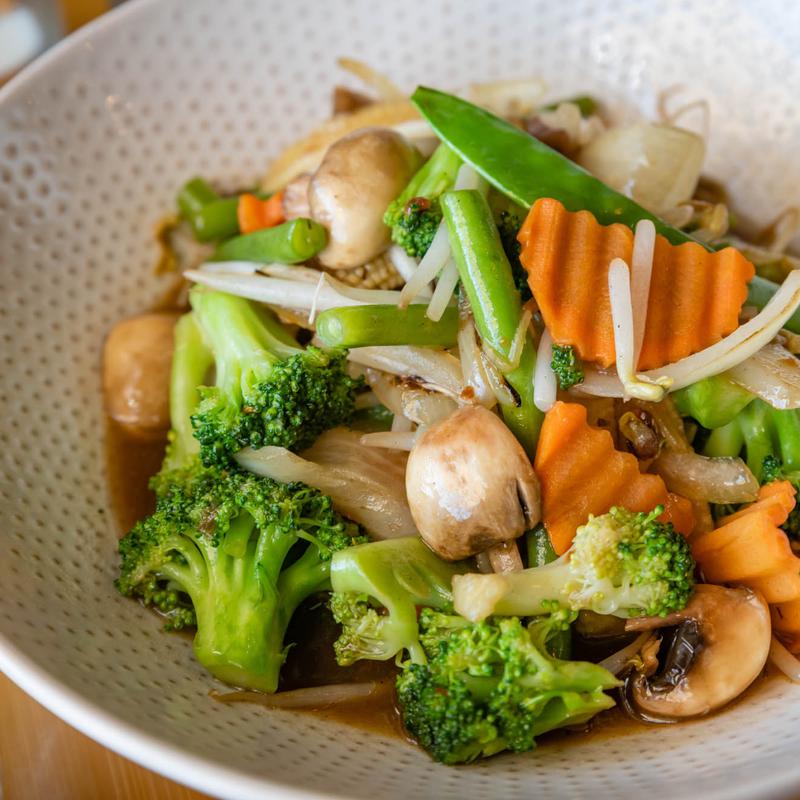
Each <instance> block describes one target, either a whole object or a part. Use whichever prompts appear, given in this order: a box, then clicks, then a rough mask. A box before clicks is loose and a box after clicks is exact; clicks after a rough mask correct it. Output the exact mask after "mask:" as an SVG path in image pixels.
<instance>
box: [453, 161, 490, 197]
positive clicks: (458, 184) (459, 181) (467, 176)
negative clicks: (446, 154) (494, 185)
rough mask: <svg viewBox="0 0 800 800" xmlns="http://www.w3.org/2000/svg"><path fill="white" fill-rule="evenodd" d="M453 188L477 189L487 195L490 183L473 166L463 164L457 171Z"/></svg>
mask: <svg viewBox="0 0 800 800" xmlns="http://www.w3.org/2000/svg"><path fill="white" fill-rule="evenodd" d="M453 189H455V190H459V189H475V190H477V191H479V192H480V193H481V194H483V195H485V194H486V193H487V192H488V191H489V184H488V182H487V181H486V179H485V178H484V177H483V176H482V175H479V174H478V173H477V172H476V171H475V169H474V168H473V167H472V166H470V165H469V164H462V165H461V166H460V167H459V168H458V172H457V173H456V180H455V183H454V184H453Z"/></svg>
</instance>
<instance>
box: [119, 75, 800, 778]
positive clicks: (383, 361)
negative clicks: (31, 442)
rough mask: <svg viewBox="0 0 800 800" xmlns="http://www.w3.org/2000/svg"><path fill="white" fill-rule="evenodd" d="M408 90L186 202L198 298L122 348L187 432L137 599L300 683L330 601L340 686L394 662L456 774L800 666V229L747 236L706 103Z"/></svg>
mask: <svg viewBox="0 0 800 800" xmlns="http://www.w3.org/2000/svg"><path fill="white" fill-rule="evenodd" d="M362 72H363V69H362ZM366 74H369V73H366ZM373 77H374V76H373ZM373 83H374V84H375V85H376V86H378V87H379V88H382V90H383V92H384V95H385V96H384V98H383V99H378V100H370V99H369V98H366V97H364V96H363V95H361V94H358V93H355V92H351V91H349V90H344V89H338V90H337V93H336V99H337V103H338V108H337V110H338V112H339V113H337V114H336V116H335V117H334V119H333V120H332V121H330V122H328V123H326V124H325V125H323V126H322V127H321V128H320V129H318V130H317V131H315V132H314V133H313V134H311V136H309V137H308V138H307V139H305V140H303V141H302V142H299V143H297V144H296V145H293V146H292V147H290V148H289V149H288V150H287V151H286V153H285V154H284V155H282V156H281V157H280V158H279V159H278V160H277V161H276V163H275V164H274V165H273V167H272V168H271V170H270V173H269V175H268V176H267V177H266V178H265V180H264V182H263V184H262V186H260V187H259V188H257V189H255V190H252V191H245V192H241V193H239V194H235V195H233V196H224V195H221V194H219V193H218V192H217V191H216V190H215V189H214V188H212V186H211V185H210V184H209V183H208V182H207V181H206V180H204V179H201V178H194V179H192V180H190V181H189V182H188V183H186V185H185V186H184V187H183V188H182V189H181V190H180V192H179V194H178V199H177V205H178V212H179V213H178V216H177V218H176V219H175V220H173V221H172V222H169V223H167V224H166V225H165V226H162V229H161V232H160V235H161V240H162V242H163V243H166V244H167V246H169V247H170V248H171V249H170V250H169V252H168V253H167V256H168V257H166V258H165V259H162V262H161V263H162V264H165V263H179V264H180V265H181V270H182V275H181V281H182V282H183V285H184V295H183V297H184V300H181V301H178V304H177V305H178V307H177V310H173V311H169V312H153V313H150V314H147V315H143V316H141V317H139V318H136V319H133V320H127V321H125V322H124V323H121V324H120V326H118V328H116V329H115V330H114V331H113V332H112V333H111V335H110V336H109V339H108V341H107V344H106V362H105V364H106V366H105V379H106V381H105V387H106V397H107V408H108V411H109V413H110V415H111V416H112V417H113V418H114V419H115V420H116V421H117V422H118V423H119V424H122V425H124V426H125V427H126V428H127V429H128V430H129V431H130V432H131V435H136V436H140V437H145V438H146V437H150V438H158V437H159V436H163V435H164V434H165V433H167V429H168V434H167V441H168V443H167V447H166V454H165V458H164V462H163V466H162V468H161V471H160V472H158V474H156V475H155V476H153V478H152V479H151V483H150V486H151V488H152V490H153V492H154V494H155V496H156V505H155V511H154V512H153V513H152V515H150V516H148V517H146V518H145V519H143V520H141V521H140V522H139V523H137V524H136V526H135V527H134V528H133V530H131V531H130V532H129V533H128V534H127V535H126V536H125V537H124V538H123V539H122V540H121V542H120V546H119V552H120V558H121V563H120V573H119V578H118V580H117V588H118V590H119V591H120V592H121V593H122V594H123V595H125V596H129V597H136V598H138V599H140V600H141V601H142V602H143V603H144V604H145V605H147V606H151V607H153V608H155V609H156V610H158V611H159V612H160V613H161V614H162V615H163V616H164V618H165V628H166V629H167V630H180V629H186V628H188V629H193V630H194V631H195V634H194V652H195V656H196V658H197V660H198V661H199V662H200V663H201V664H202V665H203V666H204V667H205V668H206V669H207V670H208V671H209V672H210V673H211V674H212V675H213V676H214V677H215V678H217V679H218V680H220V681H223V682H225V683H227V684H229V685H231V686H233V687H238V688H240V689H247V690H256V691H259V692H262V693H265V694H268V695H272V694H274V696H275V697H276V698H279V697H281V696H286V697H290V696H291V695H292V691H291V690H289V691H283V689H284V687H283V685H282V679H281V668H282V666H283V664H284V662H285V660H286V657H287V651H288V649H289V648H291V647H295V646H296V647H297V649H298V652H300V653H302V652H303V644H304V643H303V642H302V641H297V639H296V635H294V634H291V633H290V623H291V622H292V619H293V617H294V616H295V615H296V613H297V612H298V609H299V608H300V607H301V606H303V607H304V608H305V609H306V612H304V613H311V614H328V615H330V618H331V622H332V624H335V625H336V630H337V633H336V637H337V638H336V641H335V644H334V646H333V648H331V652H330V653H329V656H330V658H331V659H332V660H333V659H335V661H336V662H337V663H338V665H340V667H341V668H342V671H341V673H340V674H341V686H339V687H338V690H337V691H338V692H339V694H338V697H339V698H340V700H342V701H347V700H348V699H352V698H353V697H357V696H363V694H364V691H365V689H364V684H363V683H354V682H351V681H352V679H351V678H350V677H348V676H349V675H350V673H349V672H348V671H347V670H346V668H347V667H349V666H350V665H353V664H355V663H356V662H363V661H379V662H380V661H382V662H386V663H387V672H386V673H385V674H386V675H387V676H390V679H391V680H392V681H394V682H395V686H396V702H397V706H398V708H399V712H400V714H401V716H402V721H403V724H404V725H405V728H406V730H407V732H408V733H409V734H410V735H411V736H412V737H413V738H414V739H415V740H416V741H417V742H418V743H419V744H420V745H421V746H422V747H423V748H424V749H425V750H426V751H428V752H429V753H430V755H431V756H432V757H433V758H434V759H436V760H438V761H442V762H444V763H447V764H458V763H463V762H469V761H473V760H475V759H478V758H481V757H486V756H491V755H493V754H496V753H499V752H501V751H504V750H511V751H515V752H520V751H526V750H531V749H533V748H534V747H535V745H536V740H537V738H538V737H539V736H540V735H541V734H544V733H546V732H548V731H552V730H554V729H557V728H562V727H567V726H568V727H570V728H575V727H576V726H585V725H587V724H588V723H590V721H591V720H592V719H593V718H595V717H596V715H598V714H600V713H601V712H603V711H605V710H607V709H610V708H612V707H615V706H617V707H619V708H621V709H622V710H623V711H624V712H626V713H628V714H629V715H631V716H633V717H634V718H636V719H638V720H642V721H647V722H674V721H678V720H682V719H686V718H693V717H697V716H700V715H703V714H706V713H709V712H711V711H714V710H716V709H719V708H721V707H723V706H724V705H725V704H727V703H729V702H730V701H731V700H733V699H734V698H735V697H737V696H738V695H739V694H741V693H742V692H743V691H744V690H745V689H746V688H747V687H748V686H749V685H750V684H751V683H752V682H753V681H754V680H755V679H756V678H757V677H758V676H759V674H761V672H762V671H763V670H764V668H765V665H766V663H767V660H768V658H770V657H771V658H772V660H773V661H774V662H775V664H776V665H777V666H778V667H779V668H780V669H781V670H783V671H784V672H785V673H786V674H787V675H789V676H790V677H792V678H793V679H795V680H798V679H800V663H798V662H797V660H796V659H795V657H794V655H793V653H797V652H800V560H798V557H797V555H796V554H795V550H796V549H797V548H798V547H800V523H799V522H798V520H800V516H798V513H799V512H798V511H797V509H796V506H795V503H796V498H795V495H796V490H797V486H798V484H800V417H798V414H799V413H800V412H798V409H800V362H798V358H797V356H796V355H795V354H796V353H797V352H800V345H799V344H798V342H800V340H798V338H797V336H798V334H800V310H799V309H800V271H798V270H796V267H797V266H798V264H797V262H796V261H795V260H794V259H793V257H792V256H790V255H787V254H786V253H785V252H784V250H785V247H786V245H787V244H788V241H789V239H791V236H792V234H793V233H794V232H795V229H791V230H789V233H788V234H787V226H788V223H787V222H786V219H789V218H792V214H793V212H791V213H789V215H788V216H787V217H785V218H783V220H779V221H778V223H776V225H775V226H773V228H772V229H771V231H772V233H771V234H770V233H769V232H768V233H767V235H766V238H765V239H762V240H761V241H759V242H757V243H756V244H749V243H748V242H747V241H746V240H745V239H741V238H738V237H737V236H736V235H735V228H733V229H731V224H730V223H731V215H730V214H729V213H728V209H727V205H726V202H725V199H724V197H722V195H721V194H720V192H719V190H718V189H717V190H714V187H713V185H712V184H711V183H710V182H708V181H707V180H705V179H701V177H700V170H701V167H702V159H703V153H704V143H703V140H702V138H701V137H699V136H698V135H696V134H694V133H692V132H690V131H688V130H684V129H683V128H680V127H679V126H677V125H676V124H673V123H674V120H673V121H662V122H658V123H653V122H646V121H642V122H637V123H633V124H630V125H627V126H620V125H617V126H609V125H608V123H607V122H606V121H605V120H604V119H603V117H602V113H601V109H600V108H599V106H598V105H597V104H596V103H595V101H593V100H591V99H590V98H586V97H580V98H576V99H574V100H567V101H563V102H557V103H551V104H546V103H540V102H529V101H530V98H529V97H528V95H526V93H525V91H524V90H525V88H526V87H525V84H524V82H523V83H520V85H517V84H516V83H515V82H502V83H500V84H494V85H492V87H487V86H483V87H477V88H476V90H475V91H474V93H473V100H474V101H475V102H470V101H469V100H467V99H464V98H463V97H459V96H456V95H452V94H446V93H444V92H441V91H437V90H434V89H429V88H425V87H419V88H418V89H417V90H416V91H415V92H414V93H413V95H412V96H411V99H410V102H409V101H408V100H407V99H404V98H402V96H401V95H399V94H398V93H397V92H396V90H394V89H387V85H388V84H387V82H386V80H385V79H381V80H373ZM715 191H716V197H715V196H714V193H715ZM796 216H797V215H796V214H794V217H796ZM789 227H791V226H789ZM776 231H778V232H779V233H776ZM187 232H188V234H189V236H190V238H191V239H192V240H193V241H192V242H191V245H192V247H188V248H187V247H182V248H181V247H179V246H178V239H179V238H180V237H181V236H184V237H185V236H186V235H187ZM770 236H771V238H770ZM192 248H194V249H192ZM198 248H199V249H198ZM776 278H777V280H775V279H776ZM120 365H122V366H120ZM293 636H295V638H293ZM330 688H331V687H326V689H328V690H330ZM301 691H303V692H308V691H310V690H308V689H303V690H301ZM359 693H360V694H359ZM304 697H312V698H313V692H312V694H311V695H308V694H306V695H304ZM308 703H309V704H311V705H313V699H312V700H309V701H308ZM299 705H302V703H299Z"/></svg>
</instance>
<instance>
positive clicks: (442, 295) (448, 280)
mask: <svg viewBox="0 0 800 800" xmlns="http://www.w3.org/2000/svg"><path fill="white" fill-rule="evenodd" d="M457 284H458V267H456V264H455V261H453V259H452V258H451V259H450V260H449V261H448V262H447V266H445V268H444V269H443V270H442V273H441V275H439V280H438V281H437V282H436V289H434V292H433V297H432V298H431V301H430V303H428V310H427V311H426V312H425V316H427V317H428V319H430V320H433V321H434V322H438V321H439V320H440V319H441V318H442V314H444V310H445V309H446V308H447V305H448V303H449V302H450V300H451V299H452V298H453V292H454V291H455V289H456V285H457Z"/></svg>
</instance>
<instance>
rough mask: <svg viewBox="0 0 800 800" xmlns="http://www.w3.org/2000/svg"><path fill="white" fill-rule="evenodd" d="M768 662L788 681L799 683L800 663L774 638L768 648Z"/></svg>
mask: <svg viewBox="0 0 800 800" xmlns="http://www.w3.org/2000/svg"><path fill="white" fill-rule="evenodd" d="M769 660H770V661H771V662H772V663H773V664H774V665H775V666H776V667H777V668H778V669H779V670H780V671H781V672H782V673H783V674H784V675H785V676H786V677H787V678H789V679H790V680H792V681H794V682H795V683H800V661H798V660H797V658H795V656H793V655H792V654H791V653H790V652H789V651H788V650H787V649H786V648H785V647H784V646H783V645H782V644H781V643H780V642H779V641H778V640H777V638H775V637H774V636H773V637H772V643H771V644H770V646H769Z"/></svg>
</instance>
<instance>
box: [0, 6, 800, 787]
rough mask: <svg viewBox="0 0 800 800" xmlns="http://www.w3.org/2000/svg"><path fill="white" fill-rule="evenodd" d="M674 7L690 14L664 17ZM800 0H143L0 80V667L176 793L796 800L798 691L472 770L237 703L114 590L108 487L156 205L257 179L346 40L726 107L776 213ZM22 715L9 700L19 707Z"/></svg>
mask: <svg viewBox="0 0 800 800" xmlns="http://www.w3.org/2000/svg"><path fill="white" fill-rule="evenodd" d="M665 6H666V8H665ZM798 54H800V6H798V4H789V3H788V2H786V3H782V4H781V3H779V2H777V0H776V2H769V3H767V2H762V3H759V4H756V3H746V2H744V0H743V2H741V3H734V2H724V0H709V2H705V3H697V2H696V0H688V1H687V2H679V3H678V2H676V3H669V4H660V3H652V2H649V0H639V1H638V2H623V1H622V0H618V2H615V3H596V2H593V0H580V2H569V3H566V2H562V3H558V4H556V3H548V2H546V0H542V2H530V1H529V2H521V0H505V2H492V1H491V0H475V2H466V0H460V1H459V0H450V2H436V1H435V0H427V2H426V1H424V0H419V1H418V0H403V2H400V3H391V4H378V3H375V2H373V1H372V0H327V1H326V2H315V0H293V2H285V1H284V2H256V1H255V0H254V1H253V2H247V0H226V2H225V3H219V2H216V1H215V0H171V1H170V2H164V1H163V0H162V2H158V0H140V2H133V3H131V4H128V5H125V6H124V7H122V8H121V9H120V10H118V11H116V12H114V13H112V14H111V15H109V16H108V17H106V18H103V19H101V20H100V21H99V22H97V23H95V24H94V25H91V26H89V27H88V28H87V29H85V30H84V31H82V32H80V33H79V34H78V35H77V36H75V37H73V38H71V39H69V40H67V41H66V42H65V43H63V44H62V45H60V46H59V47H57V48H55V49H54V50H53V51H52V52H51V53H49V54H48V55H47V56H45V57H44V58H43V59H41V60H40V61H39V62H37V63H36V64H35V65H34V66H32V67H31V68H30V69H28V70H27V71H26V72H25V73H23V75H21V76H19V77H18V78H17V79H16V80H15V81H12V83H11V84H9V85H8V86H6V87H5V88H4V89H3V90H2V91H0V265H1V266H2V271H1V272H0V276H1V277H0V297H1V298H2V302H0V336H2V342H3V343H2V363H3V371H2V390H1V392H2V394H1V395H0V396H1V397H2V406H0V407H2V411H3V414H2V417H1V418H0V451H1V455H0V464H1V465H2V466H1V467H0V469H1V470H2V484H1V485H0V509H2V519H3V525H2V531H1V532H0V548H2V549H1V550H0V552H2V558H0V669H2V670H3V671H5V672H6V673H7V674H8V675H9V676H10V677H11V678H12V680H14V681H16V682H17V683H18V684H19V685H20V686H22V688H23V689H25V690H27V691H28V692H30V693H31V694H32V695H33V696H34V697H35V698H37V699H38V700H39V701H41V702H42V703H44V705H46V706H47V707H48V708H50V709H51V710H52V711H54V712H55V713H56V714H59V715H60V716H62V717H63V718H64V719H66V720H67V721H68V722H70V723H71V724H73V725H75V726H76V727H77V728H79V729H81V730H82V731H84V732H85V733H87V734H89V735H90V736H92V737H94V738H96V739H98V740H99V741H101V742H103V743H104V744H105V745H108V746H109V747H111V748H113V749H115V750H117V751H119V752H120V753H122V754H124V755H126V756H128V757H129V758H132V759H134V760H136V761H139V762H141V763H142V764H145V765H146V766H148V767H150V768H152V769H154V770H157V771H159V772H162V773H164V774H166V775H168V776H169V777H171V778H174V779H176V780H178V781H182V782H184V783H187V784H190V785H191V786H194V787H196V788H198V789H201V790H204V791H206V792H210V793H212V794H218V795H224V796H229V797H236V798H250V797H263V796H264V794H265V793H267V792H268V793H270V796H272V797H299V796H305V797H309V796H314V797H334V796H335V797H344V796H346V797H353V798H375V797H380V798H381V799H382V800H391V799H392V798H406V797H422V796H432V797H437V798H442V800H444V799H445V798H454V799H455V800H467V798H476V800H477V799H479V798H493V797H503V798H521V797H525V796H529V795H533V794H535V795H537V796H538V797H541V798H550V797H565V796H569V797H584V796H587V797H588V796H592V797H607V796H615V797H631V798H633V797H636V798H639V797H641V796H642V795H643V794H645V793H646V794H654V795H655V796H658V797H660V798H662V800H668V798H679V797H687V796H689V795H695V796H701V797H705V798H723V797H724V798H728V800H730V799H731V798H744V797H748V798H751V797H755V796H759V797H778V796H788V795H789V794H791V793H792V790H795V789H797V788H798V787H800V766H799V765H798V763H797V761H796V756H795V751H796V736H797V731H798V729H799V728H798V725H799V724H800V688H798V687H795V686H791V685H789V684H788V683H785V682H781V681H771V682H765V683H763V684H761V685H760V686H758V687H757V688H756V689H755V690H754V691H753V692H752V693H751V695H750V696H748V697H747V698H746V699H745V700H744V701H742V702H741V703H739V704H737V705H735V706H734V707H733V708H731V709H729V710H728V711H726V712H725V713H723V714H720V715H718V716H716V717H713V718H711V719H709V720H707V721H704V722H699V723H694V724H688V725H683V726H673V727H667V728H660V729H655V730H644V731H643V732H641V733H636V734H633V735H628V736H624V737H621V738H620V737H616V738H609V737H604V738H591V737H590V738H586V739H581V738H580V737H576V738H575V739H574V740H571V741H569V742H566V743H565V742H561V741H559V742H556V743H552V744H548V745H547V746H545V747H542V748H541V750H540V751H539V752H537V753H532V754H526V755H521V756H503V757H499V758H496V759H493V760H491V761H488V762H486V763H482V764H479V765H476V766H472V767H468V768H461V769H452V768H447V767H442V766H439V765H436V764H433V763H432V762H431V761H430V760H429V759H428V758H427V756H426V755H425V754H424V753H423V752H421V751H419V750H416V749H414V748H413V747H411V746H409V745H408V744H405V743H402V742H400V741H397V740H391V739H384V738H382V737H380V736H377V735H373V734H368V733H364V732H361V731H357V730H353V729H349V728H345V727H341V726H338V725H336V724H334V723H326V722H323V721H322V720H319V719H317V718H315V717H312V716H308V715H292V714H290V713H282V712H267V711H265V710H263V709H260V708H257V707H249V706H242V705H237V706H235V707H229V706H224V705H222V704H219V703H214V702H212V701H211V700H209V698H208V696H207V693H208V690H209V688H210V686H211V684H212V681H211V680H210V679H209V677H208V676H207V675H206V674H205V672H204V671H203V670H202V669H201V668H200V667H199V666H198V665H197V664H196V663H195V662H194V660H193V658H192V655H191V648H190V644H189V642H188V640H187V639H185V638H183V637H176V636H168V635H165V634H162V633H161V632H160V631H159V622H158V620H157V619H156V618H155V617H154V616H153V615H151V614H147V613H143V612H142V611H141V609H139V608H138V607H137V606H136V605H135V604H134V603H132V602H129V601H126V600H123V599H122V598H120V597H118V596H117V594H116V593H115V591H114V589H113V587H112V583H111V582H112V580H113V578H114V574H115V567H116V553H115V535H114V532H113V526H112V524H111V521H110V519H109V513H108V511H107V509H108V502H107V498H106V484H105V480H104V475H103V469H104V459H103V434H102V416H101V405H100V382H99V372H98V368H99V363H100V361H99V359H100V347H101V343H102V339H103V335H104V334H105V332H106V331H107V330H108V329H109V328H110V326H111V325H112V324H113V323H114V322H115V321H116V320H118V319H120V318H121V317H124V316H125V315H128V314H132V313H134V312H136V311H139V310H141V309H144V308H147V307H148V305H149V304H150V303H151V302H152V301H153V300H154V299H155V298H156V297H157V296H158V295H159V293H160V291H161V289H162V288H163V287H162V285H161V284H160V283H159V282H158V281H156V280H155V279H154V278H153V277H151V275H150V266H151V263H152V261H153V257H154V255H155V249H154V246H153V244H152V241H151V229H152V226H153V223H154V221H155V220H156V219H157V218H158V216H159V215H160V214H161V213H162V212H163V211H165V210H167V209H169V208H170V207H171V205H172V202H173V198H174V194H175V190H176V188H177V187H178V186H179V185H180V184H181V182H182V181H183V180H185V179H186V178H188V177H189V176H191V175H193V174H195V173H201V174H204V175H207V176H210V177H212V178H214V179H218V180H221V181H224V182H225V183H227V184H229V185H230V186H237V185H241V184H243V183H246V182H247V181H249V180H252V179H253V178H254V177H255V176H257V175H258V174H259V173H260V172H262V171H263V169H264V166H265V164H266V163H267V160H268V159H269V158H270V156H272V155H273V154H275V153H276V152H277V150H278V149H279V148H280V147H281V146H282V145H284V144H286V143H287V142H289V141H291V140H292V138H293V137H295V136H297V135H298V134H300V133H301V132H303V131H304V130H306V129H307V128H308V127H309V126H310V125H311V124H312V123H313V122H316V121H317V120H320V119H322V118H323V117H324V116H325V115H326V114H327V113H328V109H329V100H328V97H329V91H330V89H331V86H332V84H333V83H334V82H335V80H336V78H337V77H338V76H336V75H335V71H334V60H335V58H336V57H337V56H340V55H349V56H354V57H358V58H361V59H364V60H366V61H367V62H369V63H370V64H373V65H375V66H376V67H378V68H380V69H382V70H385V71H386V72H388V73H389V74H390V75H392V76H393V77H394V78H395V79H396V80H397V81H398V82H400V83H401V84H402V85H403V86H405V87H408V88H412V87H413V86H414V84H415V82H417V81H420V82H425V83H429V84H433V85H439V86H442V87H457V86H459V85H461V84H464V83H465V82H467V81H470V80H486V79H492V78H499V77H520V76H526V75H531V74H533V75H540V76H542V77H543V78H545V79H546V80H548V81H549V82H550V86H551V95H552V96H554V97H557V96H559V95H561V96H563V95H565V94H568V93H570V92H577V91H589V92H593V93H595V94H596V95H597V96H599V97H601V98H604V99H606V100H609V101H610V103H611V105H612V107H613V108H614V109H616V110H617V111H620V110H622V109H625V108H631V107H637V108H638V109H640V110H641V111H644V112H645V113H652V112H653V110H654V105H655V96H656V93H657V92H658V91H659V90H661V89H663V88H665V87H667V86H670V85H673V84H676V83H683V84H685V85H686V86H688V87H689V89H690V92H689V94H690V96H691V97H705V98H706V99H707V100H708V102H709V105H710V109H711V133H712V136H711V147H710V153H709V159H708V169H709V172H711V173H712V174H713V175H715V176H717V177H720V178H723V179H725V180H726V181H727V185H728V186H729V188H730V189H731V191H732V192H733V195H734V197H735V198H736V201H737V203H738V206H739V208H740V209H742V210H743V211H744V212H746V213H748V214H750V215H752V216H753V217H755V218H757V219H760V220H762V221H764V220H766V219H768V218H769V217H770V216H772V215H773V214H774V213H775V211H776V210H777V209H779V208H782V207H783V205H784V204H786V203H789V202H796V201H797V198H798V194H797V191H798V190H797V187H798V185H800V161H798V159H797V152H796V148H797V145H798V143H800V111H799V110H798V104H797V97H798V95H799V94H800V60H799V57H798ZM0 713H1V712H0Z"/></svg>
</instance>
